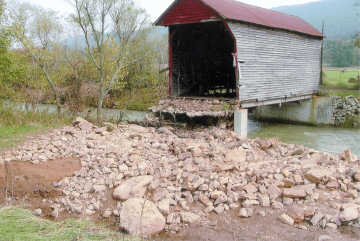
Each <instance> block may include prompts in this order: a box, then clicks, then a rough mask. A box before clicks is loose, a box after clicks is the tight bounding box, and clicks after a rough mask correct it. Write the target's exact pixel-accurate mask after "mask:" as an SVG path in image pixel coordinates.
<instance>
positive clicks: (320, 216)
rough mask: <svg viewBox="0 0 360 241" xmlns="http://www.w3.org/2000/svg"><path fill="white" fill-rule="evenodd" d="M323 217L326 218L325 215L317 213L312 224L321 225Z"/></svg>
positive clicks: (312, 219)
mask: <svg viewBox="0 0 360 241" xmlns="http://www.w3.org/2000/svg"><path fill="white" fill-rule="evenodd" d="M323 217H324V214H322V213H321V212H317V213H316V214H315V215H314V216H313V217H312V218H311V220H310V222H311V224H312V225H313V226H317V225H318V224H319V223H320V221H321V219H323Z"/></svg>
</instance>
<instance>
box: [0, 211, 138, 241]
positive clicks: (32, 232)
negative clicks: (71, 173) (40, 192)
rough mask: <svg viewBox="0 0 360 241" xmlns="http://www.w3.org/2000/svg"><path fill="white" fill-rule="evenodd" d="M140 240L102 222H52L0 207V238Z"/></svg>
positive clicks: (12, 240)
mask: <svg viewBox="0 0 360 241" xmlns="http://www.w3.org/2000/svg"><path fill="white" fill-rule="evenodd" d="M49 240H51V241H73V240H77V241H90V240H91V241H95V240H114V241H130V240H131V241H140V239H137V238H133V237H129V236H125V235H122V234H119V233H116V232H113V231H110V230H109V229H108V228H106V227H105V226H102V225H96V224H94V223H91V222H87V221H83V220H75V219H68V220H66V221H63V222H52V221H48V220H44V219H41V218H38V217H35V216H34V215H33V214H32V213H31V212H30V211H28V210H25V209H20V208H16V207H5V208H2V209H0V241H49Z"/></svg>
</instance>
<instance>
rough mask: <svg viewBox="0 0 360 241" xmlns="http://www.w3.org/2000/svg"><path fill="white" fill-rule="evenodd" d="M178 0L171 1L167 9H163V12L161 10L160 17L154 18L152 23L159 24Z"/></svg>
mask: <svg viewBox="0 0 360 241" xmlns="http://www.w3.org/2000/svg"><path fill="white" fill-rule="evenodd" d="M178 2H179V0H175V1H174V2H172V3H171V4H170V6H169V7H167V9H166V10H165V12H163V13H162V14H161V15H160V17H158V19H156V21H155V22H154V23H153V24H154V25H155V26H161V25H160V23H161V21H162V20H163V18H164V17H165V16H166V15H167V14H168V13H169V11H170V10H171V9H172V8H173V7H175V6H176V4H178Z"/></svg>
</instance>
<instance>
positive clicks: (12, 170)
mask: <svg viewBox="0 0 360 241" xmlns="http://www.w3.org/2000/svg"><path fill="white" fill-rule="evenodd" d="M80 168H81V164H80V161H79V160H78V159H75V158H67V159H57V160H53V161H48V162H44V163H40V164H37V165H35V164H32V163H31V162H22V161H17V162H10V163H5V164H1V165H0V190H1V193H0V202H1V203H4V202H5V201H6V200H5V199H6V197H8V198H12V199H13V200H16V201H22V200H25V201H29V202H30V206H32V207H35V208H37V207H45V206H46V205H45V204H44V203H43V202H42V200H43V199H50V200H51V199H54V198H56V197H59V196H61V195H62V193H61V192H60V191H59V190H56V188H55V187H54V186H53V183H54V182H58V181H60V180H62V179H64V178H65V177H69V176H71V175H72V174H73V173H74V172H75V171H78V170H80Z"/></svg>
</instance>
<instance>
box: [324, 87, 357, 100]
mask: <svg viewBox="0 0 360 241" xmlns="http://www.w3.org/2000/svg"><path fill="white" fill-rule="evenodd" d="M319 95H320V96H331V95H335V96H339V97H346V96H355V97H357V98H360V90H341V89H327V88H326V87H322V88H321V90H320V92H319Z"/></svg>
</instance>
